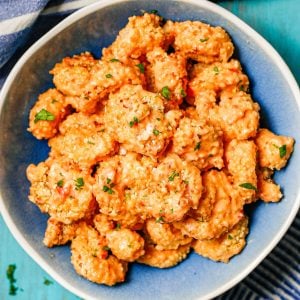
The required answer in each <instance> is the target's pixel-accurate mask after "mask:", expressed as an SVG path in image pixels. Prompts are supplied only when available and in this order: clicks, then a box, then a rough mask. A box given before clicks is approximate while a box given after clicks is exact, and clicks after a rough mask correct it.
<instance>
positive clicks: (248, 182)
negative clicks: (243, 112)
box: [225, 140, 257, 203]
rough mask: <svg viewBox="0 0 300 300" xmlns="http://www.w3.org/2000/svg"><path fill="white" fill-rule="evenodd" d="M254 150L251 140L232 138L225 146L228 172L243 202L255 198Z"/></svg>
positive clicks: (248, 201)
mask: <svg viewBox="0 0 300 300" xmlns="http://www.w3.org/2000/svg"><path fill="white" fill-rule="evenodd" d="M256 152H257V149H256V146H255V143H254V142H253V141H238V140H232V141H230V142H229V143H228V144H227V146H226V148H225V162H226V164H227V168H228V172H229V173H230V175H231V176H232V179H233V183H234V185H235V187H236V188H237V189H238V190H239V192H240V196H241V197H242V198H243V199H244V201H245V203H251V202H252V201H254V200H256V197H255V196H256V191H257V176H256V166H257V162H256Z"/></svg>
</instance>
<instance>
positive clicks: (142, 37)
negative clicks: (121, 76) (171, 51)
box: [103, 13, 165, 62]
mask: <svg viewBox="0 0 300 300" xmlns="http://www.w3.org/2000/svg"><path fill="white" fill-rule="evenodd" d="M160 23H161V17H159V16H157V15H155V14H148V13H145V14H143V15H142V16H133V17H130V18H129V19H128V23H127V25H126V26H125V27H124V28H123V29H122V30H120V32H119V35H118V36H117V38H116V40H115V41H114V42H113V43H112V45H111V46H109V47H108V48H104V49H103V57H105V58H106V57H108V58H116V59H119V60H121V61H124V62H126V61H127V60H128V58H140V57H141V56H145V55H146V54H147V53H148V52H149V51H152V50H153V49H154V48H155V47H162V48H165V35H164V31H163V29H162V27H161V26H160Z"/></svg>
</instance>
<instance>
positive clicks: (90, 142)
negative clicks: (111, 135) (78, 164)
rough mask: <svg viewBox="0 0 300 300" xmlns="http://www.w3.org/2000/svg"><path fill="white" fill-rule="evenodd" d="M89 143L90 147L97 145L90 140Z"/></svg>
mask: <svg viewBox="0 0 300 300" xmlns="http://www.w3.org/2000/svg"><path fill="white" fill-rule="evenodd" d="M87 143H88V144H90V145H96V144H95V143H94V142H92V141H90V140H88V141H87Z"/></svg>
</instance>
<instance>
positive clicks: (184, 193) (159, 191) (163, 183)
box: [128, 154, 202, 223]
mask: <svg viewBox="0 0 300 300" xmlns="http://www.w3.org/2000/svg"><path fill="white" fill-rule="evenodd" d="M146 175H147V174H146ZM141 183H142V182H141ZM128 193H129V195H130V199H134V200H133V203H135V207H136V210H137V212H138V213H140V214H142V213H146V214H147V215H148V216H149V217H153V218H156V220H157V222H161V223H164V222H174V221H178V220H181V219H182V217H183V216H184V215H185V214H186V213H187V211H188V210H189V209H190V208H197V206H198V203H199V199H200V197H201V193H202V180H201V175H200V171H199V169H198V168H197V167H195V166H193V165H192V164H191V163H188V162H186V161H184V160H182V159H180V158H179V157H178V156H177V155H175V154H168V155H167V156H166V157H165V158H164V159H163V160H162V161H161V163H160V164H159V165H158V166H157V167H156V168H153V170H152V174H151V176H149V175H148V177H146V178H145V180H144V183H143V184H141V186H139V187H136V188H135V189H133V190H129V191H128Z"/></svg>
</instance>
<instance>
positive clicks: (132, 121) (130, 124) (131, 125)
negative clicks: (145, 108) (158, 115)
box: [129, 117, 139, 127]
mask: <svg viewBox="0 0 300 300" xmlns="http://www.w3.org/2000/svg"><path fill="white" fill-rule="evenodd" d="M138 122H139V119H138V118H137V117H133V119H132V120H131V121H130V122H129V126H130V127H133V126H134V125H136V124H138Z"/></svg>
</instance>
